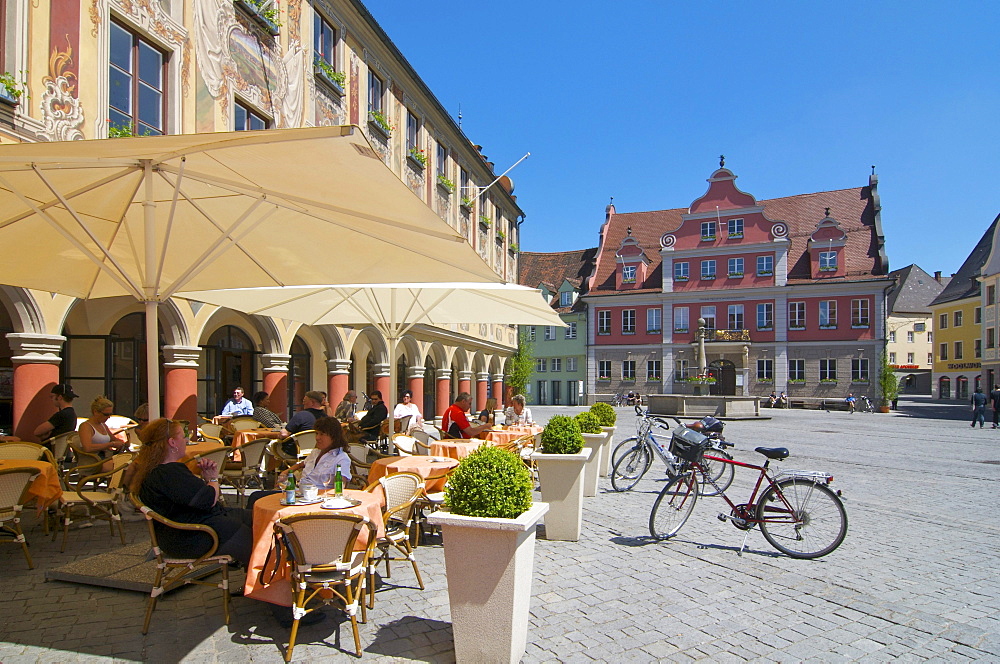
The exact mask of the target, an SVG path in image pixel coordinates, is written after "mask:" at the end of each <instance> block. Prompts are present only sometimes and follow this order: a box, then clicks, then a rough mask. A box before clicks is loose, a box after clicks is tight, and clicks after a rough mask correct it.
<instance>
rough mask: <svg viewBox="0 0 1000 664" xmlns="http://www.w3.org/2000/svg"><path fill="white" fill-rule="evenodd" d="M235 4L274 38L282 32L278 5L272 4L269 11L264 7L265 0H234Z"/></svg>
mask: <svg viewBox="0 0 1000 664" xmlns="http://www.w3.org/2000/svg"><path fill="white" fill-rule="evenodd" d="M233 4H234V5H236V6H237V7H239V8H240V9H242V10H243V12H244V13H246V15H247V16H249V17H250V18H252V19H253V20H254V22H255V23H257V25H259V26H260V27H262V28H263V29H264V32H266V33H267V34H269V35H271V36H272V37H274V36H277V35H278V33H280V32H281V24H280V23H279V22H278V5H277V4H272V5H270V6H269V7H268V8H267V9H264V7H263V4H264V2H263V0H233Z"/></svg>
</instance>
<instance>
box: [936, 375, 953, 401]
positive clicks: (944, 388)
mask: <svg viewBox="0 0 1000 664" xmlns="http://www.w3.org/2000/svg"><path fill="white" fill-rule="evenodd" d="M950 398H951V378H948V377H947V376H942V377H941V380H939V381H938V399H950Z"/></svg>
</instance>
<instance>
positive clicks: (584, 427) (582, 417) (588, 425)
mask: <svg viewBox="0 0 1000 664" xmlns="http://www.w3.org/2000/svg"><path fill="white" fill-rule="evenodd" d="M573 419H574V420H576V423H577V425H579V427H580V433H604V431H603V430H602V429H601V421H600V420H599V419H597V415H594V414H593V413H591V412H590V411H587V410H585V411H583V412H582V413H579V414H577V416H576V417H574V418H573Z"/></svg>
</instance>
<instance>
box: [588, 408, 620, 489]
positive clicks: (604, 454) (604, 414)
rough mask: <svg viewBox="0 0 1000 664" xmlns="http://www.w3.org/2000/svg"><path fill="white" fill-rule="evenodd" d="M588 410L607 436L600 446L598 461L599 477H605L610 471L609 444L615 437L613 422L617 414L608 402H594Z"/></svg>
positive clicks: (616, 418)
mask: <svg viewBox="0 0 1000 664" xmlns="http://www.w3.org/2000/svg"><path fill="white" fill-rule="evenodd" d="M590 412H592V413H593V414H594V415H596V416H597V419H598V420H600V421H601V428H602V429H603V430H604V433H605V434H607V436H608V439H607V440H606V441H605V442H604V445H602V446H601V460H600V462H599V463H600V466H601V477H607V476H608V473H610V472H611V444H612V443H613V442H614V438H615V422H616V421H617V420H618V414H617V413H616V412H615V409H614V406H612V405H611V404H609V403H595V404H594V405H593V406H591V407H590Z"/></svg>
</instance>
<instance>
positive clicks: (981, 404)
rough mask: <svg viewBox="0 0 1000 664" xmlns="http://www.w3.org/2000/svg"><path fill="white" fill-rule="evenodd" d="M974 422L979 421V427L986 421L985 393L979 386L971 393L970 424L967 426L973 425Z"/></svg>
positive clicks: (974, 424)
mask: <svg viewBox="0 0 1000 664" xmlns="http://www.w3.org/2000/svg"><path fill="white" fill-rule="evenodd" d="M976 422H979V428H980V429H982V428H983V424H985V423H986V395H985V394H983V388H981V387H977V388H976V391H975V392H973V393H972V424H971V425H969V426H972V427H975V426H976Z"/></svg>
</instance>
